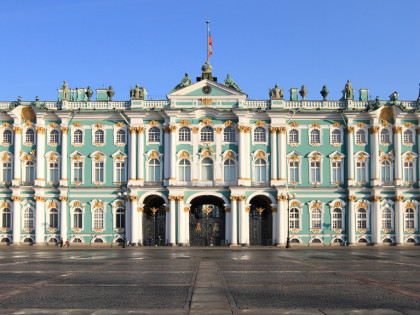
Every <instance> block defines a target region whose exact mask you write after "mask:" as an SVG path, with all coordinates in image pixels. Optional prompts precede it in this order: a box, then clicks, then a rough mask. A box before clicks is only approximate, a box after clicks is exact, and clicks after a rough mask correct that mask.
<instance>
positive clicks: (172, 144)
mask: <svg viewBox="0 0 420 315" xmlns="http://www.w3.org/2000/svg"><path fill="white" fill-rule="evenodd" d="M168 131H169V137H170V154H169V165H170V167H169V172H170V173H169V185H175V184H176V181H177V180H176V175H175V174H176V173H175V171H176V126H174V125H171V126H168ZM165 158H166V155H165Z"/></svg>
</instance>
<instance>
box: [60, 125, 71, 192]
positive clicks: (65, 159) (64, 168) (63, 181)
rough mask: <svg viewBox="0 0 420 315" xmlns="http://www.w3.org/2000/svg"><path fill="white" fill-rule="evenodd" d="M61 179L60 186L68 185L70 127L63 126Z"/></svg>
mask: <svg viewBox="0 0 420 315" xmlns="http://www.w3.org/2000/svg"><path fill="white" fill-rule="evenodd" d="M60 130H61V179H60V186H67V185H68V177H67V176H70V175H67V172H68V164H67V163H68V143H67V137H68V135H67V134H68V131H69V128H68V127H61V128H60Z"/></svg>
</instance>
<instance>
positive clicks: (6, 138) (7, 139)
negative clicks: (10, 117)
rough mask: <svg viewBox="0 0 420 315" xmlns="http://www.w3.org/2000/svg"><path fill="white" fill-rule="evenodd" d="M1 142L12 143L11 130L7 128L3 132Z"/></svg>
mask: <svg viewBox="0 0 420 315" xmlns="http://www.w3.org/2000/svg"><path fill="white" fill-rule="evenodd" d="M3 142H4V143H12V131H11V130H9V129H7V130H5V131H4V132H3Z"/></svg>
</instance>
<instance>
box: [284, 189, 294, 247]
mask: <svg viewBox="0 0 420 315" xmlns="http://www.w3.org/2000/svg"><path fill="white" fill-rule="evenodd" d="M281 195H282V196H283V198H286V201H287V240H286V248H290V202H289V201H290V199H291V198H292V197H293V198H295V197H296V193H293V194H291V193H290V192H287V193H282V194H281Z"/></svg>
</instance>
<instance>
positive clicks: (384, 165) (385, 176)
mask: <svg viewBox="0 0 420 315" xmlns="http://www.w3.org/2000/svg"><path fill="white" fill-rule="evenodd" d="M391 172H392V169H391V162H390V161H388V160H383V161H382V162H381V181H382V182H383V183H389V182H390V181H391V180H392V173H391Z"/></svg>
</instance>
